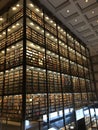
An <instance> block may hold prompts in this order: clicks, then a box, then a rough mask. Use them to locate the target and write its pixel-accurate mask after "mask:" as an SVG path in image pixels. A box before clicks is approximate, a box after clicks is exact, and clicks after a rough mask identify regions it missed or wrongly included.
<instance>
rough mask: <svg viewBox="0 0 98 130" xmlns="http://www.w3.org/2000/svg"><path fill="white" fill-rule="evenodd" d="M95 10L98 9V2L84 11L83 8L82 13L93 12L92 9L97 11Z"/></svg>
mask: <svg viewBox="0 0 98 130" xmlns="http://www.w3.org/2000/svg"><path fill="white" fill-rule="evenodd" d="M95 8H98V3H97V2H95V3H93V4H91V5H90V6H88V7H86V8H84V9H82V8H81V12H82V13H86V12H88V11H90V10H92V9H95Z"/></svg>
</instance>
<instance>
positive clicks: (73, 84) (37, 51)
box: [0, 0, 97, 130]
mask: <svg viewBox="0 0 98 130" xmlns="http://www.w3.org/2000/svg"><path fill="white" fill-rule="evenodd" d="M49 14H50V13H48V11H46V9H44V8H43V7H42V6H41V5H40V4H39V2H35V1H34V0H32V1H31V0H27V1H26V0H23V1H22V0H19V1H18V2H17V3H16V4H15V5H14V6H13V7H10V9H9V10H8V12H7V13H4V14H3V15H2V18H1V19H0V127H1V130H5V129H6V130H10V129H11V128H13V129H15V130H29V129H32V130H33V129H36V130H52V129H53V130H71V129H74V130H78V129H79V125H78V123H77V122H78V120H80V119H82V118H84V119H85V124H86V129H87V130H89V128H92V127H95V126H97V118H96V117H97V109H95V103H97V97H96V90H95V86H94V79H93V76H92V68H91V63H90V54H89V49H88V48H87V47H86V45H85V44H83V43H82V42H81V41H80V40H78V39H77V38H76V37H75V36H73V34H72V33H71V32H69V31H68V29H67V28H66V27H64V26H63V25H62V24H61V23H60V22H59V21H58V20H57V19H56V18H54V17H52V16H51V15H49Z"/></svg>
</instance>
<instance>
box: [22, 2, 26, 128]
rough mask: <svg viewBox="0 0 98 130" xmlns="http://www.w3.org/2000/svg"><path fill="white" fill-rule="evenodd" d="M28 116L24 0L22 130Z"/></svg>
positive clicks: (24, 8) (24, 6)
mask: <svg viewBox="0 0 98 130" xmlns="http://www.w3.org/2000/svg"><path fill="white" fill-rule="evenodd" d="M25 116H26V0H23V88H22V130H26V128H25Z"/></svg>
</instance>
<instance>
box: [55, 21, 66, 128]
mask: <svg viewBox="0 0 98 130" xmlns="http://www.w3.org/2000/svg"><path fill="white" fill-rule="evenodd" d="M56 31H57V44H58V55H59V69H60V82H61V94H62V105H63V110H62V111H63V124H64V128H65V130H66V123H65V112H64V92H63V87H62V73H61V60H60V49H59V38H58V26H57V24H56Z"/></svg>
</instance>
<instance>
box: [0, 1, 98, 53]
mask: <svg viewBox="0 0 98 130" xmlns="http://www.w3.org/2000/svg"><path fill="white" fill-rule="evenodd" d="M16 1H17V0H6V1H4V0H0V14H1V13H2V11H3V10H4V9H6V8H8V7H7V5H8V6H9V5H11V4H13V3H14V2H16ZM27 1H28V0H27ZM39 1H40V2H41V3H42V4H43V5H44V6H45V7H46V8H48V9H49V10H50V11H51V12H52V13H53V15H55V16H56V17H57V18H58V19H59V20H61V21H62V23H63V24H65V25H66V26H67V27H68V28H69V29H70V30H71V31H72V32H73V33H74V34H75V35H77V37H79V38H80V39H81V40H82V41H83V42H84V43H85V44H87V46H88V47H89V48H90V50H91V55H98V0H39Z"/></svg>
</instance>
